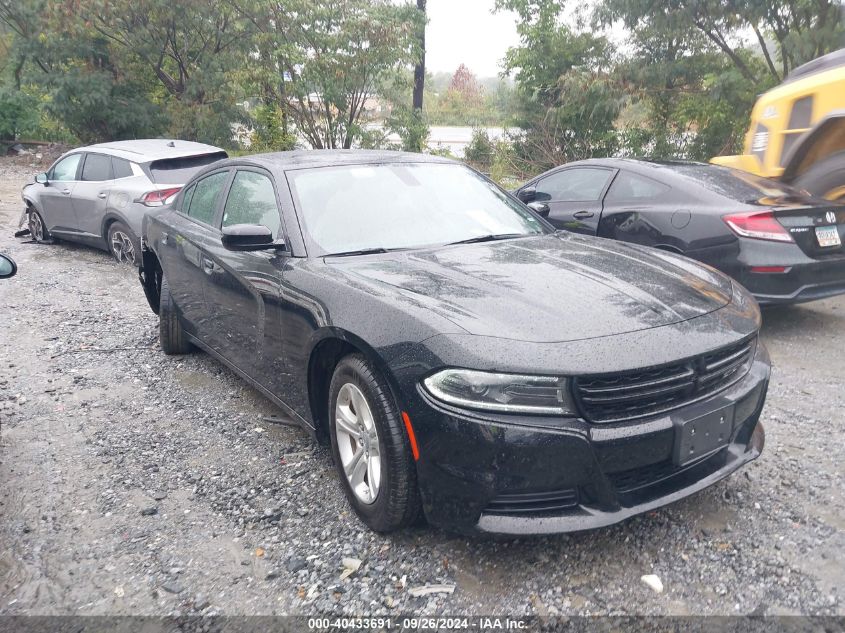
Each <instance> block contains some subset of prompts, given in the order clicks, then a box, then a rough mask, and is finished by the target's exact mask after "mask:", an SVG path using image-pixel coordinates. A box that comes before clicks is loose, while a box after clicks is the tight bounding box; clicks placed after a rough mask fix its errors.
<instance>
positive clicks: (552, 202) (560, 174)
mask: <svg viewBox="0 0 845 633" xmlns="http://www.w3.org/2000/svg"><path fill="white" fill-rule="evenodd" d="M616 171H617V170H615V169H611V168H606V167H592V166H591V167H566V168H563V169H560V170H558V171H556V172H553V173H551V174H549V175H548V176H544V177H542V178H540V179H539V180H538V181H536V182H535V183H534V185H533V197H532V199H531V200H533V201H537V202H543V203H545V204H546V205H548V207H549V215H548V218H547V219H548V220H549V222H551V223H552V224H553V225H554V226H555V227H557V228H559V229H566V230H568V231H573V232H575V233H585V234H587V235H595V234H596V231H597V230H598V225H599V220H600V219H601V212H602V197H603V196H604V193H605V191H607V187H608V186H609V185H610V181H611V180H612V179H613V176H614V174H615V173H616ZM530 190H531V188H530V187H526V188H525V189H523V190H522V191H521V192H520V193H521V194H522V193H523V192H527V191H530ZM520 198H521V199H523V200H524V198H523V195H520ZM524 201H525V202H529V200H524Z"/></svg>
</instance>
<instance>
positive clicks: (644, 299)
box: [326, 232, 732, 342]
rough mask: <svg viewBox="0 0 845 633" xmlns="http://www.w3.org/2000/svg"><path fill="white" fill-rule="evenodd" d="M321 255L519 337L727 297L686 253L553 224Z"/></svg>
mask: <svg viewBox="0 0 845 633" xmlns="http://www.w3.org/2000/svg"><path fill="white" fill-rule="evenodd" d="M326 262H327V263H328V264H329V265H331V266H332V267H336V269H337V270H340V271H343V272H344V273H345V274H346V275H349V276H351V277H352V279H350V281H354V284H355V285H356V286H357V287H361V286H362V285H365V286H366V285H368V284H369V285H370V286H371V287H373V292H374V293H375V294H378V295H382V296H383V295H384V294H385V291H390V292H395V293H399V294H400V295H401V297H399V298H401V299H402V300H404V301H411V302H413V303H415V304H417V305H422V306H424V307H426V308H428V309H430V310H432V311H434V312H436V313H437V314H438V315H440V316H441V317H444V318H446V319H448V320H449V321H451V322H452V323H454V324H455V325H456V326H458V327H460V328H461V329H462V330H463V331H465V332H467V333H469V334H476V335H480V336H494V337H500V338H508V339H516V340H523V341H535V342H552V341H574V340H580V339H588V338H595V337H601V336H610V335H615V334H623V333H626V332H635V331H638V330H643V329H648V328H654V327H660V326H663V325H669V324H672V323H678V322H680V321H686V320H688V319H692V318H695V317H698V316H701V315H703V314H707V313H708V312H712V311H714V310H718V309H719V308H721V307H723V306H725V305H727V304H728V303H730V301H731V297H732V286H731V281H730V279H728V278H727V277H725V276H724V275H722V274H721V273H718V272H716V271H714V270H712V269H710V268H706V267H703V266H701V265H698V264H696V263H694V262H692V261H691V260H688V259H685V258H683V257H679V256H676V255H673V254H670V253H665V252H662V251H656V250H653V249H646V248H643V247H638V246H633V245H630V244H625V243H621V242H613V241H610V240H604V239H600V238H591V237H582V236H574V235H572V234H566V233H563V232H560V233H556V234H553V235H543V236H537V237H528V238H520V239H513V240H506V241H499V242H485V243H476V244H466V245H456V246H448V247H442V248H437V249H424V250H415V251H409V252H396V253H390V254H388V255H381V256H357V257H346V258H327V259H326Z"/></svg>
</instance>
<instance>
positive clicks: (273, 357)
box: [202, 167, 287, 391]
mask: <svg viewBox="0 0 845 633" xmlns="http://www.w3.org/2000/svg"><path fill="white" fill-rule="evenodd" d="M278 200H279V199H278V195H277V190H276V185H275V182H274V179H273V177H272V175H271V174H270V173H269V172H267V171H265V170H263V169H260V168H253V167H238V168H237V170H236V171H235V174H234V177H233V179H232V183H231V186H230V188H229V190H228V192H227V195H226V196H225V200H224V202H223V214H222V217H221V222H220V224H221V228H225V227H227V226H232V225H235V224H260V225H264V226H266V227H267V228H269V229H270V230H271V231H272V233H273V237H274V238H275V239H277V240H284V231H283V229H282V219H281V213H280V205H279V201H278ZM286 261H287V256H286V255H284V254H281V253H280V252H279V251H276V250H262V251H253V252H242V251H240V252H239V251H230V250H227V249H226V248H224V247H223V244H222V242H221V240H220V239H219V238H217V239H214V240H212V242H211V243H210V244H209V245H208V247H207V249H206V252H205V254H204V260H203V264H202V269H203V273H204V275H205V279H206V301H207V302H208V303H209V305H210V306H211V308H212V316H211V322H210V330H209V331H210V337H211V345H212V346H213V347H214V348H215V349H216V350H217V351H218V352H220V354H222V355H223V356H224V357H225V358H226V359H227V360H229V361H230V362H232V363H233V364H234V365H236V366H237V367H239V368H240V369H242V370H243V371H245V372H247V373H248V374H249V375H250V376H251V377H253V378H254V379H255V380H257V381H259V382H261V383H262V384H264V386H266V387H268V388H270V389H271V390H274V391H275V390H276V389H275V387H277V385H276V379H277V378H278V377H279V376H280V375H281V374H282V373H284V371H285V370H284V366H283V365H284V354H283V349H282V342H281V334H282V326H281V324H280V322H279V300H280V297H281V282H282V268H283V267H284V265H285V262H286Z"/></svg>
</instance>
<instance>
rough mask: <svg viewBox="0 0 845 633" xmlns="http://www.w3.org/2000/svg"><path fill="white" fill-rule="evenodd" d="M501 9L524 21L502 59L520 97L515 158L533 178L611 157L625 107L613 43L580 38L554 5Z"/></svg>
mask: <svg viewBox="0 0 845 633" xmlns="http://www.w3.org/2000/svg"><path fill="white" fill-rule="evenodd" d="M496 7H497V9H507V10H510V11H514V12H515V13H516V14H517V16H518V17H519V22H518V23H517V32H518V34H519V38H520V43H519V46H516V47H514V48H511V49H510V50H509V51H508V52H507V55H506V57H505V67H504V70H505V72H506V73H510V74H513V75H514V78H515V81H516V92H517V95H518V97H519V99H518V109H517V111H516V113H515V123H516V125H517V126H518V127H520V128H522V129H523V130H524V134H523V135H521V136H519V137H517V139H516V142H515V144H516V147H515V150H516V157H517V160H518V161H520V162H521V163H522V166H521V169H522V170H523V171H528V172H536V171H538V170H542V169H547V168H549V167H552V166H554V165H559V164H561V163H564V162H568V161H571V160H578V159H582V158H589V157H591V156H606V155H610V154H613V153H614V152H615V151H616V149H617V147H618V135H617V134H616V133H615V130H614V122H615V120H616V118H617V117H618V115H619V113H620V111H621V108H622V106H623V104H624V99H623V91H622V87H621V86H620V85H619V84H618V82H617V81H616V80H615V77H614V76H613V75H612V73H611V70H612V68H613V65H614V51H613V48H612V46H611V44H610V42H609V41H608V40H607V39H606V38H605V37H603V36H601V35H595V34H593V33H591V32H581V33H579V32H575V31H574V30H573V29H572V28H571V27H569V26H568V25H566V24H565V23H563V21H562V20H561V12H562V4H561V3H560V2H556V1H554V0H497V2H496Z"/></svg>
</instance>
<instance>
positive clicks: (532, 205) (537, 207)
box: [528, 202, 550, 218]
mask: <svg viewBox="0 0 845 633" xmlns="http://www.w3.org/2000/svg"><path fill="white" fill-rule="evenodd" d="M528 208H529V209H531V210H532V211H533V212H534V213H536V214H537V215H539V216H541V217H544V218H547V217H549V211H550V209H549V205H547V204H546V203H545V202H529V203H528Z"/></svg>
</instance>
